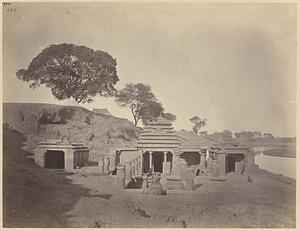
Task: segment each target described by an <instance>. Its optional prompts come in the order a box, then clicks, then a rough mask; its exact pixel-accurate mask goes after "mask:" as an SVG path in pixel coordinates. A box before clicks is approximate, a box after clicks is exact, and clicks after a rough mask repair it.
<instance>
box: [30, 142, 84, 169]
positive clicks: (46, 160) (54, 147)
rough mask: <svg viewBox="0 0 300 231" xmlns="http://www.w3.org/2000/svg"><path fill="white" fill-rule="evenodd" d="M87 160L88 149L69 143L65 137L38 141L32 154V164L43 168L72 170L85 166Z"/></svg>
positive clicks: (81, 145)
mask: <svg viewBox="0 0 300 231" xmlns="http://www.w3.org/2000/svg"><path fill="white" fill-rule="evenodd" d="M88 159H89V149H88V147H87V146H84V145H83V144H79V143H70V142H69V141H68V139H67V138H66V137H63V138H62V139H61V140H43V141H40V142H39V143H38V145H37V147H36V149H35V153H34V162H35V163H36V164H37V165H39V166H41V167H43V168H53V169H65V170H72V169H76V168H80V167H84V166H87V165H88Z"/></svg>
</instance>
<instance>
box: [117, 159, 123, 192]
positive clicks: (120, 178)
mask: <svg viewBox="0 0 300 231" xmlns="http://www.w3.org/2000/svg"><path fill="white" fill-rule="evenodd" d="M117 181H118V184H119V186H120V188H122V189H124V187H125V166H124V165H123V166H118V167H117Z"/></svg>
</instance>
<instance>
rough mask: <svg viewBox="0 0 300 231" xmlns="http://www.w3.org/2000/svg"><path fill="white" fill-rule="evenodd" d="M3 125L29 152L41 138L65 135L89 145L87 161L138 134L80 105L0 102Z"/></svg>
mask: <svg viewBox="0 0 300 231" xmlns="http://www.w3.org/2000/svg"><path fill="white" fill-rule="evenodd" d="M3 122H4V123H5V125H6V126H9V127H12V128H13V129H15V130H17V131H19V132H21V133H22V134H23V135H24V136H25V137H26V139H27V140H26V143H25V144H24V146H25V148H26V149H27V150H28V151H30V152H32V151H33V150H34V148H35V146H36V143H37V142H38V141H39V140H41V139H60V138H61V137H62V136H68V137H69V139H70V140H71V141H72V142H79V143H84V144H86V145H88V146H89V148H90V149H91V152H90V159H91V160H97V158H98V157H99V156H101V155H105V154H107V153H108V152H109V150H110V148H111V147H128V146H132V145H134V144H135V142H136V140H137V138H138V135H139V133H140V130H139V129H138V128H136V127H135V126H134V125H133V124H132V123H131V122H130V121H128V120H127V119H121V118H117V117H115V116H110V115H102V114H98V113H95V112H92V111H89V110H87V109H85V108H83V107H80V106H61V105H53V104H36V103H35V104H31V103H28V104H27V103H25V104H23V103H4V104H3Z"/></svg>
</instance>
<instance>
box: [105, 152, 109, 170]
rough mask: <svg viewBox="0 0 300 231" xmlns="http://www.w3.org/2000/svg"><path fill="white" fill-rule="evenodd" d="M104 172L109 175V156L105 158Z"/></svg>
mask: <svg viewBox="0 0 300 231" xmlns="http://www.w3.org/2000/svg"><path fill="white" fill-rule="evenodd" d="M104 172H105V173H109V156H105V157H104Z"/></svg>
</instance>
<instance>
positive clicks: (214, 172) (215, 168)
mask: <svg viewBox="0 0 300 231" xmlns="http://www.w3.org/2000/svg"><path fill="white" fill-rule="evenodd" d="M211 171H212V176H213V177H217V176H218V175H219V171H218V161H217V160H213V161H212V163H211Z"/></svg>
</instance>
